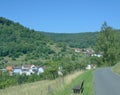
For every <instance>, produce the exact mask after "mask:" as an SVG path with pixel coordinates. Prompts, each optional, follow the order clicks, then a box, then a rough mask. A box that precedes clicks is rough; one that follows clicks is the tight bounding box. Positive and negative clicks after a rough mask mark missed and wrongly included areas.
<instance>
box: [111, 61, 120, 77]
mask: <svg viewBox="0 0 120 95" xmlns="http://www.w3.org/2000/svg"><path fill="white" fill-rule="evenodd" d="M112 70H113V72H115V73H117V74H119V75H120V62H118V63H117V64H116V65H115V66H114V67H113V68H112Z"/></svg>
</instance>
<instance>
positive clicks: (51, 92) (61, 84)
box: [0, 70, 94, 95]
mask: <svg viewBox="0 0 120 95" xmlns="http://www.w3.org/2000/svg"><path fill="white" fill-rule="evenodd" d="M83 80H84V94H81V95H94V89H93V88H94V87H93V70H89V71H84V72H81V71H77V72H74V73H72V74H69V75H67V76H65V77H64V78H63V77H62V78H61V77H60V78H57V79H56V80H43V81H38V82H34V83H26V84H23V85H18V86H13V87H9V88H6V89H2V90H0V95H73V92H72V88H73V86H75V85H78V84H79V85H80V84H81V82H82V81H83Z"/></svg>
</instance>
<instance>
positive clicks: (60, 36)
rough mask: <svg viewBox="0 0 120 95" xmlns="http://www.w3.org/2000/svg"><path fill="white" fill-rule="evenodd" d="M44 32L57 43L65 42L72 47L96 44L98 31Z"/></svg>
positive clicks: (85, 46) (87, 46)
mask: <svg viewBox="0 0 120 95" xmlns="http://www.w3.org/2000/svg"><path fill="white" fill-rule="evenodd" d="M43 34H44V35H45V36H47V37H49V38H50V39H52V40H53V41H55V42H57V43H64V44H67V45H69V46H70V47H72V48H89V47H93V46H94V45H95V41H96V35H97V34H98V33H97V32H84V33H67V34H66V33H46V32H43Z"/></svg>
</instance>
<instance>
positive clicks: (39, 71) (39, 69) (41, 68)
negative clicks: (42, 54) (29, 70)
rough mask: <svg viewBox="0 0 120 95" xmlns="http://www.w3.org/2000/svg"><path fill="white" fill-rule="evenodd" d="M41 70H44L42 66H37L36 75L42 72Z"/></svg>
mask: <svg viewBox="0 0 120 95" xmlns="http://www.w3.org/2000/svg"><path fill="white" fill-rule="evenodd" d="M43 72H44V69H43V67H39V68H38V72H37V75H39V74H41V73H43Z"/></svg>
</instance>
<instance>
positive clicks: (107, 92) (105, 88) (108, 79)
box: [94, 68, 120, 95]
mask: <svg viewBox="0 0 120 95" xmlns="http://www.w3.org/2000/svg"><path fill="white" fill-rule="evenodd" d="M94 88H95V95H120V76H118V75H116V74H114V73H113V72H112V70H111V68H102V69H97V70H96V71H95V72H94Z"/></svg>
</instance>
